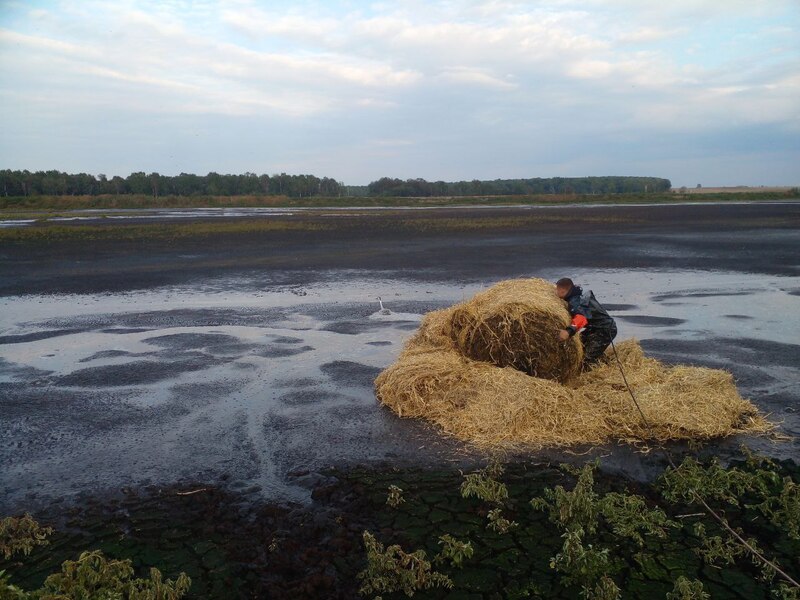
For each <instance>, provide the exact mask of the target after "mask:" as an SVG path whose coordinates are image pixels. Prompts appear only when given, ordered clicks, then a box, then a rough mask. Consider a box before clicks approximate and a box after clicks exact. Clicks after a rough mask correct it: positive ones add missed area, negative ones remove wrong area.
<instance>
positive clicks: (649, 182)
mask: <svg viewBox="0 0 800 600" xmlns="http://www.w3.org/2000/svg"><path fill="white" fill-rule="evenodd" d="M671 187H672V184H671V183H670V180H669V179H661V178H659V177H613V176H610V177H549V178H540V177H536V178H533V179H495V180H493V181H479V180H477V179H473V180H472V181H454V182H446V181H425V180H424V179H406V180H402V179H391V178H389V177H383V178H381V179H378V180H377V181H373V182H372V183H370V184H369V185H368V186H367V193H368V194H369V195H370V196H520V195H534V194H537V195H538V194H628V193H647V192H667V191H669V189H670V188H671Z"/></svg>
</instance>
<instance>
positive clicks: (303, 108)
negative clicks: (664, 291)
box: [0, 0, 800, 187]
mask: <svg viewBox="0 0 800 600" xmlns="http://www.w3.org/2000/svg"><path fill="white" fill-rule="evenodd" d="M0 131H1V132H2V135H0V168H5V169H29V170H49V169H57V170H60V171H67V172H87V173H92V174H95V175H97V174H100V173H103V174H106V175H108V176H112V175H122V176H126V175H128V174H129V173H131V172H134V171H145V172H148V173H149V172H153V171H155V172H159V173H162V174H167V175H174V174H178V173H181V172H186V173H198V174H205V173H208V172H210V171H216V172H220V173H245V172H253V173H259V174H261V173H267V174H273V173H280V172H286V173H291V174H298V173H311V174H314V175H317V176H320V177H322V176H327V177H333V178H335V179H337V180H338V181H342V182H344V183H347V184H350V185H359V184H366V183H369V182H370V181H373V180H375V179H378V178H379V177H384V176H387V177H399V178H403V179H407V178H415V177H423V178H425V179H428V180H446V181H454V180H462V179H468V180H470V179H497V178H504V179H505V178H528V177H555V176H560V177H569V176H574V177H583V176H587V175H598V176H599V175H643V176H656V177H666V178H669V179H670V180H671V181H672V184H673V186H675V187H679V186H684V185H685V186H691V187H694V186H695V185H696V184H698V183H699V184H702V185H703V186H705V187H709V186H720V185H722V186H730V185H798V184H800V1H798V0H758V1H754V0H746V1H744V0H669V1H665V0H655V1H651V0H581V1H580V2H578V1H572V0H545V1H530V2H517V1H514V0H496V1H492V0H489V1H485V2H477V1H469V0H462V1H459V0H446V1H423V0H419V1H406V0H394V1H392V2H386V3H382V2H356V1H330V2H304V1H302V0H299V1H287V2H281V1H275V2H257V1H252V0H217V1H212V0H197V1H190V0H185V1H184V0H171V1H163V2H153V1H150V0H117V1H108V2H98V1H93V0H79V1H78V0H75V1H70V0H64V1H50V2H45V1H35V0H33V1H31V0H28V1H24V2H21V1H6V0H0Z"/></svg>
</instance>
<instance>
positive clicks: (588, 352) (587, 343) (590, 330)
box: [556, 277, 617, 371]
mask: <svg viewBox="0 0 800 600" xmlns="http://www.w3.org/2000/svg"><path fill="white" fill-rule="evenodd" d="M556 294H557V295H558V297H559V298H561V299H562V300H566V302H567V306H568V308H569V314H570V315H572V323H571V324H570V326H569V327H567V328H566V329H562V330H560V331H559V332H558V339H560V340H561V341H562V342H565V341H567V340H568V339H569V338H570V337H572V336H573V335H575V334H576V333H578V331H580V330H583V335H582V338H581V339H582V341H583V368H584V370H586V371H588V370H589V369H591V368H592V366H593V365H594V363H596V362H597V360H598V359H599V358H600V357H601V356H603V352H605V350H606V348H608V346H609V344H611V340H613V339H614V338H615V337H616V336H617V324H616V323H615V322H614V319H612V318H611V317H610V316H609V314H608V313H607V312H606V310H605V309H604V308H603V307H602V306H601V305H600V303H599V302H598V301H597V299H596V298H595V297H594V293H593V292H592V291H591V290H589V291H588V292H586V293H585V294H584V293H583V289H581V286H579V285H575V284H574V283H573V282H572V279H570V278H569V277H564V278H563V279H559V280H558V281H557V282H556Z"/></svg>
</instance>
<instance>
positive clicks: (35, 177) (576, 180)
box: [0, 169, 671, 198]
mask: <svg viewBox="0 0 800 600" xmlns="http://www.w3.org/2000/svg"><path fill="white" fill-rule="evenodd" d="M670 187H671V184H670V181H669V179H661V178H658V177H550V178H538V177H537V178H534V179H495V180H493V181H479V180H477V179H474V180H472V181H453V182H447V181H426V180H424V179H406V180H403V179H392V178H390V177H382V178H381V179H378V180H377V181H373V182H372V183H370V184H369V185H367V186H345V185H344V184H342V183H340V182H338V181H336V180H335V179H331V178H330V177H323V178H319V177H316V176H314V175H287V174H286V173H281V174H280V175H256V174H255V173H244V174H243V175H223V174H220V173H213V172H212V173H209V174H208V175H192V174H189V173H181V174H180V175H160V174H159V173H145V172H144V171H139V172H136V173H131V174H130V175H128V176H127V177H125V178H123V177H120V176H118V175H115V176H113V177H111V178H108V177H107V176H106V175H103V174H100V175H97V176H94V175H89V174H88V173H62V172H61V171H33V172H32V171H11V170H8V169H6V170H3V171H0V193H2V195H3V196H15V197H16V196H101V195H123V194H139V195H152V196H154V197H156V198H157V197H159V196H289V197H291V198H305V197H309V196H342V195H349V196H393V197H426V196H519V195H539V194H626V193H646V192H666V191H669V189H670Z"/></svg>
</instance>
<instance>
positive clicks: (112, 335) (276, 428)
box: [0, 269, 800, 509]
mask: <svg viewBox="0 0 800 600" xmlns="http://www.w3.org/2000/svg"><path fill="white" fill-rule="evenodd" d="M570 272H571V273H573V278H574V279H576V281H578V282H584V283H585V284H586V286H587V287H589V288H591V289H593V290H594V291H595V293H596V295H597V296H598V298H599V299H600V301H601V302H603V303H605V304H606V305H607V306H608V308H609V310H610V311H611V313H612V314H613V315H614V316H615V317H616V318H617V322H618V325H619V331H620V333H619V337H618V339H625V338H628V337H636V338H638V339H640V340H643V344H644V346H645V348H646V350H647V351H648V352H649V353H652V354H654V355H656V356H658V357H660V358H663V359H666V360H669V361H673V362H684V363H690V364H703V365H708V366H716V367H723V368H728V369H730V370H732V371H733V372H734V374H735V375H736V376H737V378H738V382H739V385H740V389H741V391H742V393H743V394H744V395H745V396H749V397H751V398H752V399H753V401H754V402H755V403H756V404H757V405H759V406H760V407H761V408H762V409H763V410H765V411H767V412H770V413H772V415H773V418H775V419H776V420H782V421H783V422H782V425H781V430H782V431H783V432H784V433H787V434H789V435H797V434H800V420H799V419H798V416H797V413H796V412H794V410H795V407H796V404H797V400H798V399H799V396H798V392H797V391H796V389H795V388H796V383H797V381H798V380H800V354H799V351H800V346H797V345H796V339H795V338H796V333H797V331H800V295H798V293H797V291H798V290H800V277H778V276H769V275H761V274H742V273H725V272H706V271H703V272H700V271H697V272H695V271H669V270H637V269H634V270H604V271H597V270H593V271H591V272H588V271H581V270H572V271H570ZM562 273H563V269H561V270H560V272H555V271H539V272H536V273H527V274H526V275H528V276H541V277H545V278H547V279H550V280H552V279H555V278H556V277H558V276H560V275H561V274H562ZM309 281H310V283H309V284H308V285H302V286H300V285H291V286H285V285H283V284H281V282H280V281H265V280H264V279H263V278H260V279H258V280H250V279H248V278H246V277H244V278H243V277H241V276H240V277H236V278H233V277H230V278H226V277H222V278H216V279H208V280H205V281H204V282H203V285H198V286H194V287H191V286H173V287H162V288H152V289H149V290H142V291H133V292H126V293H102V294H86V295H66V294H56V295H46V296H44V295H43V296H38V295H28V296H9V297H4V298H2V299H0V314H2V316H1V317H0V390H2V397H3V400H2V406H3V411H2V417H1V418H0V432H1V433H2V437H3V440H4V444H3V445H2V447H0V465H1V466H2V470H1V471H0V496H2V497H3V501H2V502H0V505H2V504H5V505H6V508H7V509H9V508H14V507H17V506H22V505H26V506H28V505H31V504H34V503H38V502H45V501H47V500H48V499H51V498H57V497H62V496H67V497H70V496H72V495H74V494H77V493H81V492H92V491H100V490H103V489H109V488H118V487H121V486H130V485H139V484H143V483H155V484H158V483H171V482H174V481H177V480H197V481H209V480H213V481H216V480H219V479H220V478H221V479H223V480H227V481H228V482H229V484H230V485H233V486H234V487H239V488H243V487H249V486H259V487H260V490H261V493H262V494H264V495H265V496H266V497H268V498H270V499H279V500H285V499H292V500H303V499H305V498H307V497H308V493H309V488H310V487H312V486H313V485H315V484H316V483H318V482H319V481H320V477H321V476H319V475H315V473H317V472H318V471H319V470H320V469H321V468H323V467H325V466H328V465H334V464H336V465H352V464H357V463H391V464H398V465H403V464H404V465H409V464H431V465H436V464H450V463H455V464H462V463H465V464H466V463H469V462H470V461H471V460H474V459H475V458H478V457H477V456H476V455H475V454H474V453H473V452H472V451H470V450H469V449H468V448H466V447H464V446H463V445H462V444H459V443H457V442H455V441H453V440H451V439H448V438H445V437H443V436H441V435H439V434H437V433H436V432H435V431H433V430H432V428H430V427H429V426H427V425H426V424H424V423H420V422H416V421H411V420H402V419H399V418H397V417H396V416H395V415H393V414H392V413H390V412H389V411H388V410H386V409H383V408H381V407H379V406H378V405H377V402H376V401H375V397H374V393H373V391H372V380H373V379H374V377H375V375H377V373H378V372H379V371H380V370H381V369H382V368H384V367H386V366H387V365H389V364H391V363H392V362H393V360H394V359H395V358H396V356H397V354H398V353H399V351H400V349H401V347H402V344H403V343H404V341H405V340H406V339H407V338H408V337H409V336H410V335H411V334H412V333H413V331H414V330H415V329H416V327H417V326H418V323H419V320H420V318H421V316H422V314H424V312H427V311H429V310H433V309H436V308H440V307H443V306H446V305H449V304H452V303H454V302H457V301H460V300H462V299H464V298H467V297H469V296H470V295H472V294H473V293H475V292H476V291H479V290H480V289H483V288H485V287H487V286H488V285H491V284H492V283H494V282H493V281H488V280H487V281H480V282H472V283H469V284H454V283H453V282H452V281H450V282H447V281H441V282H436V281H433V282H431V281H425V282H416V281H413V280H409V279H403V280H397V279H392V278H390V277H387V274H386V273H375V276H374V277H370V276H365V273H364V271H343V270H337V271H319V272H317V273H316V274H315V276H314V277H311V278H310V279H309ZM378 296H380V297H381V298H382V299H383V302H384V305H385V306H386V307H387V308H388V309H389V310H390V311H391V313H390V314H388V315H387V314H382V313H381V312H380V310H379V305H378V301H377V299H376V298H377V297H378ZM739 441H741V440H738V439H736V440H727V441H724V442H721V443H720V447H721V448H723V449H724V447H726V446H727V447H733V446H735V444H737V443H738V442H739ZM749 442H750V443H751V444H752V445H754V446H755V447H757V448H759V449H762V450H766V451H768V452H769V453H770V454H772V455H777V456H788V457H794V458H798V457H800V452H798V443H797V442H796V441H790V442H783V443H780V444H774V443H772V442H769V441H767V440H764V439H759V440H750V441H749ZM598 453H599V454H602V455H605V456H606V458H604V462H605V463H606V464H607V465H609V467H610V468H612V469H617V470H619V471H621V472H624V473H626V474H628V475H630V476H632V477H636V478H646V477H647V473H648V471H649V470H650V469H651V468H652V467H651V465H652V463H653V461H654V459H652V458H647V457H642V456H641V455H639V454H637V453H635V452H634V451H633V450H631V449H630V448H607V449H601V450H599V451H598ZM560 457H563V453H560V454H558V453H546V452H544V453H540V454H539V455H537V456H535V457H533V458H534V459H542V460H549V459H559V458H560ZM0 508H2V506H0Z"/></svg>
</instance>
